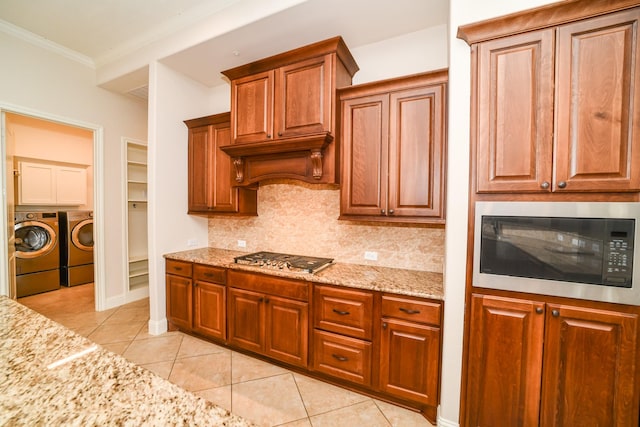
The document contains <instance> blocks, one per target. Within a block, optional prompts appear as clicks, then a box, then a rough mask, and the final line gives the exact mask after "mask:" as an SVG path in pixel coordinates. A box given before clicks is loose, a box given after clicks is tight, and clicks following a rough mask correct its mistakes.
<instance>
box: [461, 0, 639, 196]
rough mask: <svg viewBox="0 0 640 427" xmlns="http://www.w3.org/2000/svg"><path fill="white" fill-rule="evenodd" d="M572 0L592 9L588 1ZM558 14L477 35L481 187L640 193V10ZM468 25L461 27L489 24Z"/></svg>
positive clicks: (475, 108) (475, 111)
mask: <svg viewBox="0 0 640 427" xmlns="http://www.w3.org/2000/svg"><path fill="white" fill-rule="evenodd" d="M574 3H575V4H576V5H577V4H578V3H580V4H583V3H584V8H583V9H585V11H584V12H583V13H585V16H589V14H588V13H589V12H590V11H589V10H587V9H588V8H589V7H590V6H589V5H588V4H586V3H587V2H584V1H583V2H579V1H576V2H574ZM572 7H574V6H572V5H567V4H560V5H559V6H556V8H558V9H562V8H572ZM576 7H577V6H576ZM593 7H599V6H597V5H595V6H593ZM550 9H551V8H550ZM597 12H600V13H602V12H601V11H595V12H594V13H597ZM549 13H550V14H551V12H549ZM574 13H577V12H576V11H574ZM543 14H544V13H543V12H540V16H542V15H543ZM561 16H562V15H561V14H560V13H559V12H556V13H555V14H552V16H551V15H550V18H549V20H550V21H551V22H550V23H549V24H547V25H551V24H553V20H558V24H560V23H561V25H557V26H553V27H551V26H550V27H549V28H547V29H542V30H536V31H531V32H525V33H521V34H514V35H506V36H504V37H497V38H496V37H489V36H486V38H484V39H480V40H478V41H477V42H475V40H473V39H472V40H471V43H472V59H473V76H472V79H473V87H474V88H475V94H474V95H473V96H472V126H473V127H474V129H473V130H472V140H473V141H474V146H475V158H476V189H477V191H478V192H479V193H491V192H516V193H517V192H523V193H527V192H529V193H530V192H542V193H545V192H625V191H638V190H640V172H639V170H638V169H639V168H640V167H639V166H638V165H640V139H639V138H638V136H637V132H638V127H639V126H640V112H639V105H638V103H639V102H640V92H639V91H640V89H639V83H640V62H639V61H640V45H639V43H640V33H639V32H638V23H639V20H640V8H634V9H629V10H626V11H622V12H617V13H611V14H606V15H603V16H598V17H594V18H590V19H584V20H579V21H576V22H574V23H567V24H565V22H567V21H570V19H564V20H563V19H561V18H560V17H561ZM536 17H537V15H536V16H534V17H532V18H530V19H529V20H533V21H535V19H536ZM510 19H511V18H509V19H505V22H504V23H495V27H496V28H502V27H504V28H509V25H507V24H510ZM522 19H524V18H522ZM513 20H515V18H513ZM505 23H506V24H505ZM528 23H530V22H528V21H522V22H521V24H522V25H526V24H528ZM532 25H533V24H532ZM470 27H473V28H465V27H461V29H460V32H464V31H467V30H469V31H471V32H472V31H475V30H478V31H479V29H482V28H488V26H485V25H484V24H483V23H480V24H472V25H471V26H470ZM538 28H539V27H538ZM496 31H497V32H498V33H499V30H496ZM473 35H475V34H473ZM468 38H469V37H467V39H468ZM634 168H635V169H634Z"/></svg>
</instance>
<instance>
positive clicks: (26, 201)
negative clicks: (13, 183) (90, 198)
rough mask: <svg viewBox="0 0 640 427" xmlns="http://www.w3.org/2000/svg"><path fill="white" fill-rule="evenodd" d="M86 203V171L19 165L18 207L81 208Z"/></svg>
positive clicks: (65, 167)
mask: <svg viewBox="0 0 640 427" xmlns="http://www.w3.org/2000/svg"><path fill="white" fill-rule="evenodd" d="M86 203H87V170H86V168H82V167H71V166H58V165H52V164H48V163H32V162H18V204H19V205H48V206H80V205H84V204H86Z"/></svg>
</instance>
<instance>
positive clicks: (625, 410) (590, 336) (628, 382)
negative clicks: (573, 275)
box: [540, 304, 638, 426]
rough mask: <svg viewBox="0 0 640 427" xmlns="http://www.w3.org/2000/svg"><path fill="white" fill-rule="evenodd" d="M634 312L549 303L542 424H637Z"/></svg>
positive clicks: (635, 326) (636, 325) (635, 325)
mask: <svg viewBox="0 0 640 427" xmlns="http://www.w3.org/2000/svg"><path fill="white" fill-rule="evenodd" d="M637 328H638V318H637V316H635V315H631V314H624V313H616V312H609V311H603V310H595V309H586V308H585V309H583V308H579V307H568V306H561V305H552V304H549V305H548V307H547V332H546V339H545V356H544V377H543V386H542V387H543V388H542V415H541V418H540V420H541V422H540V425H541V426H580V425H584V426H586V425H594V426H632V425H637V423H638V402H637V399H634V387H637V385H635V381H636V380H637V378H638V377H637V373H636V372H637V371H636V369H638V367H637V356H636V354H637V351H638V345H637V344H638V343H637V342H636V341H637Z"/></svg>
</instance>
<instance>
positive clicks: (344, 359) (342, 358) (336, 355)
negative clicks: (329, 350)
mask: <svg viewBox="0 0 640 427" xmlns="http://www.w3.org/2000/svg"><path fill="white" fill-rule="evenodd" d="M331 356H333V358H334V359H336V360H338V361H340V362H346V361H347V360H349V358H348V357H344V356H340V355H339V354H332V355H331Z"/></svg>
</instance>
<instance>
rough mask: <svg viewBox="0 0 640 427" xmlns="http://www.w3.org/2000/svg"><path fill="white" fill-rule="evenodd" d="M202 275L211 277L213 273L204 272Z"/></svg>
mask: <svg viewBox="0 0 640 427" xmlns="http://www.w3.org/2000/svg"><path fill="white" fill-rule="evenodd" d="M204 277H213V273H204Z"/></svg>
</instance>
